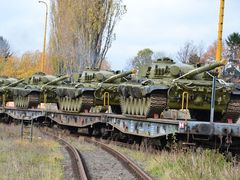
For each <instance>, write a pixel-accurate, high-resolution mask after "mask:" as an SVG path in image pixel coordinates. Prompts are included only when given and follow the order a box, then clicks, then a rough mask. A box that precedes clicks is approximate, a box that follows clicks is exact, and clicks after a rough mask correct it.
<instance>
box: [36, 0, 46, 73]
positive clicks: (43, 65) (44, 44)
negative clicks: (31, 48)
mask: <svg viewBox="0 0 240 180" xmlns="http://www.w3.org/2000/svg"><path fill="white" fill-rule="evenodd" d="M38 2H39V3H43V4H45V6H46V15H45V25H44V37H43V51H42V60H41V71H42V72H44V67H45V62H46V36H47V19H48V18H47V17H48V5H47V3H46V2H45V1H38Z"/></svg>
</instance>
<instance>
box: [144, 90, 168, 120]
mask: <svg viewBox="0 0 240 180" xmlns="http://www.w3.org/2000/svg"><path fill="white" fill-rule="evenodd" d="M150 102H151V104H150V108H149V110H148V113H147V117H154V114H158V115H159V116H160V114H161V113H162V112H163V110H164V109H166V107H167V94H166V93H165V92H160V93H152V94H151V95H150Z"/></svg>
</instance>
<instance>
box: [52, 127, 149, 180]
mask: <svg viewBox="0 0 240 180" xmlns="http://www.w3.org/2000/svg"><path fill="white" fill-rule="evenodd" d="M51 130H52V129H51ZM53 133H54V134H56V133H57V134H58V135H60V136H64V137H66V138H69V137H70V139H69V141H71V144H74V147H75V150H76V151H77V152H78V154H80V155H81V161H82V165H81V166H80V167H81V168H80V169H81V170H84V169H85V170H86V171H87V172H86V176H85V177H86V178H88V179H109V178H110V179H144V180H151V179H152V178H151V177H150V176H149V175H148V174H146V173H145V172H144V171H143V170H142V169H141V168H139V167H138V166H137V165H136V164H135V163H134V162H133V161H131V160H130V159H129V158H128V157H126V156H125V155H123V154H122V153H120V152H118V151H117V150H115V149H113V148H111V147H110V146H108V145H107V144H106V143H103V142H100V140H99V139H93V138H90V137H86V136H78V135H77V134H72V135H67V133H66V132H63V131H58V130H54V132H53ZM50 135H51V136H52V137H54V138H55V139H56V138H57V140H58V141H59V142H60V144H62V141H64V142H63V143H64V144H63V145H64V146H65V144H66V141H65V140H64V139H61V138H58V137H57V135H52V133H51V134H50ZM73 139H74V140H73ZM79 139H82V141H81V140H80V141H79ZM67 144H68V145H70V144H69V143H67ZM92 144H93V145H92ZM91 145H92V146H93V147H90V146H91ZM78 161H80V160H78ZM78 176H79V175H78ZM81 179H83V178H81Z"/></svg>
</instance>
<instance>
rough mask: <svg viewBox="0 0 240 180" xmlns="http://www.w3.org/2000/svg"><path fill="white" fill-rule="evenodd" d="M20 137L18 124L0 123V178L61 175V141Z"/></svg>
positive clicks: (35, 136) (54, 176)
mask: <svg viewBox="0 0 240 180" xmlns="http://www.w3.org/2000/svg"><path fill="white" fill-rule="evenodd" d="M40 136H41V135H40V133H39V132H37V131H36V129H34V138H33V142H32V143H30V142H29V141H28V140H21V139H20V126H15V125H4V124H0V174H1V176H0V179H19V180H26V179H35V180H37V179H51V180H52V179H53V180H54V179H64V175H63V172H64V171H63V167H62V161H63V155H62V153H61V150H60V145H59V144H58V143H56V142H55V141H53V140H48V139H45V138H42V137H40Z"/></svg>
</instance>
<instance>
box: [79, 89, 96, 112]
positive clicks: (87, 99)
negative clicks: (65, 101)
mask: <svg viewBox="0 0 240 180" xmlns="http://www.w3.org/2000/svg"><path fill="white" fill-rule="evenodd" d="M93 106H94V95H93V94H92V93H83V95H82V107H81V112H86V111H87V112H89V111H90V109H91V107H93Z"/></svg>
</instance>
